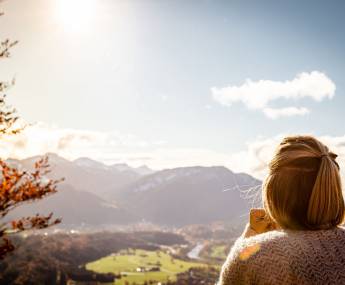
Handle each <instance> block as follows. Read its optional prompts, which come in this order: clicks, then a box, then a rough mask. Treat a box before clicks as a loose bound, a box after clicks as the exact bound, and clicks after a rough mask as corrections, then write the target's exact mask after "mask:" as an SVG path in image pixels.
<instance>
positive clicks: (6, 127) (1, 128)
mask: <svg viewBox="0 0 345 285" xmlns="http://www.w3.org/2000/svg"><path fill="white" fill-rule="evenodd" d="M1 15H2V14H1V13H0V16H1ZM17 43H18V41H10V40H9V39H6V40H4V41H2V42H0V59H6V58H9V57H10V55H11V53H10V50H11V48H12V47H14V46H15V45H17ZM14 83H15V80H14V79H13V80H11V81H9V82H8V81H0V139H1V137H3V136H8V135H16V134H18V133H19V132H20V131H22V130H23V128H24V127H25V126H24V127H20V126H17V125H18V124H17V121H18V118H19V117H18V116H17V111H16V109H14V108H13V107H11V106H9V105H8V104H7V103H6V101H5V99H6V94H5V92H6V91H7V90H8V89H9V88H10V87H12V86H13V85H14ZM48 172H49V164H48V159H47V157H44V158H42V159H40V160H39V161H37V162H36V163H35V165H34V170H33V171H25V170H19V169H18V168H17V167H14V166H11V165H9V164H8V162H6V161H5V160H3V159H0V175H1V181H0V259H3V258H4V257H5V256H6V255H7V254H8V253H9V252H11V251H13V250H14V248H15V247H14V245H13V243H12V242H11V241H10V239H9V238H8V236H9V235H10V234H14V233H18V232H22V231H27V230H31V229H42V228H46V227H49V226H51V225H55V224H57V223H59V222H60V220H59V219H55V220H52V214H49V215H48V216H42V215H39V214H37V215H35V216H32V217H23V218H20V219H18V220H14V221H10V222H9V221H5V220H6V215H7V214H8V213H9V212H10V211H12V210H13V209H14V208H16V207H18V206H19V205H21V204H23V203H26V202H30V201H34V200H38V199H42V198H43V197H45V196H47V195H49V194H53V193H55V192H56V186H57V183H58V182H59V181H60V180H49V179H47V178H46V174H47V173H48Z"/></svg>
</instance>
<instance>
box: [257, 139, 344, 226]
mask: <svg viewBox="0 0 345 285" xmlns="http://www.w3.org/2000/svg"><path fill="white" fill-rule="evenodd" d="M336 157H337V155H336V154H334V153H332V152H330V151H329V150H328V148H327V146H325V145H324V144H322V143H321V142H320V141H318V140H317V139H315V138H314V137H311V136H291V137H286V138H285V139H283V141H282V142H281V143H280V144H279V146H278V148H277V150H276V153H275V155H274V157H273V159H272V161H271V162H270V164H269V174H268V176H267V177H266V179H265V181H264V184H263V192H262V193H263V202H264V207H265V209H266V211H267V212H268V214H269V215H270V217H271V218H272V219H273V220H274V221H275V222H276V223H277V224H278V225H280V226H281V227H283V228H288V229H314V230H317V229H328V228H332V227H334V226H337V225H339V224H341V223H342V222H343V219H344V212H345V207H344V200H343V195H342V188H341V180H340V175H339V165H338V163H337V162H336V161H335V159H336Z"/></svg>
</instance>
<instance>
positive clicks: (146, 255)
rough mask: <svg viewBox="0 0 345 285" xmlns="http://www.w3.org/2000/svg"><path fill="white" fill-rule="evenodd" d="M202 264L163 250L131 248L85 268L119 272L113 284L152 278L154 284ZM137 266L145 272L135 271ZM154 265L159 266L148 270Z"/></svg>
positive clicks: (140, 282) (138, 282) (123, 284)
mask: <svg viewBox="0 0 345 285" xmlns="http://www.w3.org/2000/svg"><path fill="white" fill-rule="evenodd" d="M203 266H206V264H202V263H197V262H187V261H183V260H180V259H175V258H173V257H172V256H170V255H169V254H168V253H165V252H163V251H146V250H140V249H136V250H134V249H132V250H126V251H121V252H119V253H118V254H113V255H110V256H107V257H103V258H101V259H99V260H97V261H94V262H91V263H88V264H87V265H86V268H87V269H89V270H92V271H95V272H99V273H108V272H112V273H116V274H121V275H122V276H123V277H122V278H121V279H120V280H117V281H116V282H115V284H120V285H125V282H126V281H128V282H129V284H132V282H136V284H143V283H144V282H145V281H149V280H154V281H155V283H154V284H157V283H158V282H166V281H167V280H172V281H173V280H176V274H177V273H181V272H185V271H187V270H188V269H190V268H191V267H203ZM139 267H141V268H143V269H144V270H145V272H137V269H138V268H139ZM154 267H156V268H159V271H157V272H150V271H149V270H150V269H152V268H154Z"/></svg>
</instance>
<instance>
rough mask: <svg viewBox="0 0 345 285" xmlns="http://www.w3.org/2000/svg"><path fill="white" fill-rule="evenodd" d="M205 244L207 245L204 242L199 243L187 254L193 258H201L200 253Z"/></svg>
mask: <svg viewBox="0 0 345 285" xmlns="http://www.w3.org/2000/svg"><path fill="white" fill-rule="evenodd" d="M204 246H205V245H204V244H203V243H198V244H197V245H196V246H195V247H193V248H192V250H191V251H190V252H188V253H187V256H188V257H189V258H191V259H200V257H199V254H200V252H201V251H202V249H203V248H204Z"/></svg>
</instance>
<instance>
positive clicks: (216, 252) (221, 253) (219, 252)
mask: <svg viewBox="0 0 345 285" xmlns="http://www.w3.org/2000/svg"><path fill="white" fill-rule="evenodd" d="M225 250H226V245H214V246H212V247H211V253H210V257H211V258H219V259H225V258H226V256H227V253H226V252H225Z"/></svg>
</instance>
